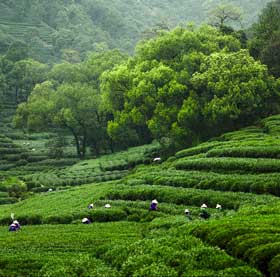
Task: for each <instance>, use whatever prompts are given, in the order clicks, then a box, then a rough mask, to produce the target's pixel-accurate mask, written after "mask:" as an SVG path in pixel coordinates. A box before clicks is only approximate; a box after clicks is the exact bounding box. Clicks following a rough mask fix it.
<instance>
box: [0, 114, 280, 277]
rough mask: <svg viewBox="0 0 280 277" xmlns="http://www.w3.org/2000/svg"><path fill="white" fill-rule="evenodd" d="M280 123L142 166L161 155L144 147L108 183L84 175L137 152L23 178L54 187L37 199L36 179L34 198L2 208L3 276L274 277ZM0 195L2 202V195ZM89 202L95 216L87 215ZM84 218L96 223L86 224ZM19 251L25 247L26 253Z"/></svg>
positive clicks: (279, 205) (271, 120) (117, 164)
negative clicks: (153, 207) (14, 226)
mask: <svg viewBox="0 0 280 277" xmlns="http://www.w3.org/2000/svg"><path fill="white" fill-rule="evenodd" d="M279 126H280V117H279V116H274V117H270V118H267V119H265V120H264V121H262V122H261V123H260V124H259V125H258V126H254V127H249V128H245V129H243V130H240V131H237V132H232V133H227V134H224V135H222V136H221V137H218V138H213V139H212V140H210V141H208V142H205V143H202V144H200V145H198V146H196V147H193V148H189V149H185V150H182V151H180V152H178V153H176V155H175V156H174V157H170V158H169V159H167V160H166V161H165V162H162V163H159V164H152V165H143V163H146V162H145V160H143V159H145V153H150V154H149V155H150V156H149V157H150V158H149V161H151V160H152V157H155V155H156V154H157V152H158V151H159V149H158V148H157V147H158V146H155V145H154V146H153V145H151V146H144V147H143V148H142V150H143V149H144V148H145V149H146V148H147V147H148V148H149V147H151V148H150V150H151V152H149V151H147V152H145V151H142V150H141V151H142V154H141V155H140V156H141V157H142V160H141V162H134V166H135V165H136V164H138V163H139V164H140V165H138V166H137V167H136V168H134V169H133V170H132V171H131V170H129V171H127V173H126V175H125V176H122V177H121V179H118V180H114V181H109V182H108V181H107V182H104V181H105V178H104V179H103V182H99V181H101V180H99V181H98V182H97V181H95V180H93V181H92V182H91V181H90V179H87V177H86V178H84V179H83V174H88V173H87V172H103V173H104V172H106V170H105V169H108V170H112V169H114V170H116V168H118V169H117V170H127V169H125V165H127V164H129V162H128V161H129V159H131V160H133V161H137V159H136V157H139V153H140V152H141V151H140V149H141V148H133V149H130V150H128V151H127V152H123V153H117V154H115V155H111V156H103V157H101V158H100V159H96V160H85V161H81V162H78V163H77V164H74V165H71V166H66V167H64V168H60V169H52V170H48V171H45V172H37V173H36V172H32V173H31V174H30V175H24V178H23V179H22V180H25V182H27V183H28V182H30V181H31V180H32V178H34V179H33V180H34V181H35V180H36V181H38V180H40V181H39V182H44V181H45V182H46V183H45V185H44V186H46V187H48V188H50V187H53V188H54V190H53V191H51V192H41V193H40V192H39V190H37V192H36V190H35V188H40V187H41V185H42V184H41V183H39V182H38V185H36V186H34V187H33V188H32V189H31V190H33V191H34V192H36V193H35V194H34V195H33V196H32V197H29V198H27V199H25V200H21V201H19V202H17V203H14V204H6V205H1V209H0V223H1V225H2V227H0V249H1V250H0V252H1V255H0V264H1V270H0V273H1V274H2V275H4V276H7V275H8V276H17V274H18V272H20V274H22V275H24V274H26V273H27V272H28V274H29V275H30V276H38V275H39V276H81V274H85V275H86V276H127V277H128V276H176V277H177V276H277V274H278V273H279V264H280V263H279V256H280V248H279V245H280V244H279V243H280V240H279V224H278V222H279V220H280V212H279V211H280V202H279V199H280V198H279V191H280V189H279V186H280V182H279V177H280V173H279V157H280V156H279V150H278V152H277V149H280V148H279V137H280V128H279ZM152 149H153V150H152ZM253 149H255V151H253ZM146 150H147V149H146ZM133 153H134V154H133ZM136 153H137V154H136ZM151 153H153V154H151ZM153 155H154V156H153ZM114 157H115V158H116V159H115V160H114ZM124 157H126V158H124ZM129 157H130V158H129ZM121 160H122V161H121ZM123 161H125V162H123ZM122 163H123V164H122ZM121 166H124V168H121ZM134 166H133V167H134ZM131 168H132V167H131ZM93 169H94V170H93ZM51 172H52V173H53V175H52V176H55V175H56V176H58V178H57V179H55V180H63V179H64V178H65V176H66V175H68V176H69V178H72V180H73V179H74V178H73V177H70V175H71V176H73V175H74V173H76V174H77V177H78V178H77V180H80V182H77V184H75V181H74V180H73V183H72V185H71V186H70V185H69V184H66V185H65V184H63V183H60V184H59V182H58V183H57V184H56V181H54V182H53V183H51V181H52V178H49V179H48V178H47V176H48V174H50V176H51ZM35 176H36V177H35ZM39 176H41V177H39ZM62 176H63V177H62ZM28 178H29V179H28ZM87 182H89V184H86V183H87ZM78 184H79V186H76V185H78ZM73 185H74V186H73ZM55 188H59V190H55ZM63 188H66V190H65V189H63ZM0 195H2V196H3V197H6V196H7V195H6V194H5V191H3V192H2V194H0ZM152 199H157V201H158V202H159V204H158V210H157V211H154V212H151V211H149V207H150V203H151V200H152ZM90 203H93V209H89V208H88V205H89V204H90ZM203 203H205V204H206V205H207V206H208V208H207V211H208V212H209V213H210V218H209V219H208V220H204V219H202V218H201V217H200V216H199V214H200V212H201V210H200V207H201V205H202V204H203ZM105 204H110V206H111V208H110V209H106V208H105V207H104V206H105ZM217 204H219V205H221V206H222V209H221V210H220V209H216V206H217ZM185 209H188V210H189V211H190V213H191V215H192V220H190V219H189V218H188V217H186V215H185V213H184V211H185ZM11 213H14V214H15V218H16V219H17V220H18V221H19V222H20V223H21V224H22V228H21V230H20V231H18V232H8V225H9V224H10V223H11V218H10V215H11ZM83 218H89V219H90V220H91V222H93V223H92V224H88V225H83V224H82V222H81V221H82V219H83ZM23 249H28V250H27V252H26V255H24V256H22V255H21V254H22V251H23ZM54 257H55V258H54ZM2 265H3V266H2ZM15 268H17V270H15Z"/></svg>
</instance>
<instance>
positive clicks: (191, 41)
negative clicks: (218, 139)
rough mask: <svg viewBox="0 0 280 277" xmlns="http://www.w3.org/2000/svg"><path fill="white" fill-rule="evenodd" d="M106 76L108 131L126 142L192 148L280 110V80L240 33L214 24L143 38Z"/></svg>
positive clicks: (105, 94)
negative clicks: (109, 114)
mask: <svg viewBox="0 0 280 277" xmlns="http://www.w3.org/2000/svg"><path fill="white" fill-rule="evenodd" d="M103 78H104V79H103V82H102V86H101V87H102V88H103V89H104V90H103V97H104V99H105V102H107V103H108V105H109V107H110V108H111V110H112V111H113V114H114V120H112V121H110V122H109V124H108V133H109V135H110V136H111V137H112V138H113V139H114V140H116V141H118V140H119V139H120V138H122V139H124V140H126V141H127V142H126V144H128V145H129V143H130V144H132V143H135V144H137V143H145V142H149V141H151V140H152V139H154V138H156V139H158V140H160V141H163V142H164V143H165V144H166V142H168V143H169V144H170V145H171V146H172V147H174V148H180V147H185V146H190V145H192V144H196V143H197V142H199V141H200V140H205V139H208V138H209V137H211V136H214V135H218V134H220V133H221V132H224V131H226V130H233V129H235V128H239V127H241V126H245V125H247V124H250V123H252V122H254V121H255V120H258V119H259V118H261V117H263V116H267V115H270V114H273V113H276V112H278V111H279V81H277V80H276V79H274V78H273V77H271V76H270V75H269V74H268V71H267V68H266V66H264V65H262V64H260V63H259V62H256V61H255V60H254V59H253V58H252V57H250V55H249V53H248V52H247V51H243V50H242V51H240V41H239V40H238V39H237V38H235V37H233V36H230V35H225V34H223V33H221V32H219V31H218V30H216V29H215V28H211V27H209V26H203V27H201V28H199V29H196V30H193V29H183V28H177V29H175V30H173V31H172V32H170V33H167V34H165V35H163V36H161V37H158V38H156V39H153V40H150V41H147V42H145V43H141V44H140V45H139V46H138V48H137V51H136V55H135V57H134V58H132V59H130V60H128V62H127V63H126V64H122V65H121V66H119V67H116V68H114V69H113V70H112V71H111V72H108V73H106V74H105V75H104V76H103Z"/></svg>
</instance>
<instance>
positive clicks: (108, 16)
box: [0, 0, 269, 62]
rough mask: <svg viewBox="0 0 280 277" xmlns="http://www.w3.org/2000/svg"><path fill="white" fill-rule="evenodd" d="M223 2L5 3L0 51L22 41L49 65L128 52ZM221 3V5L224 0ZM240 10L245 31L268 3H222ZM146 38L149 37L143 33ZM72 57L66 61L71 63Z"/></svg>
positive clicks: (0, 14) (0, 13) (1, 14)
mask: <svg viewBox="0 0 280 277" xmlns="http://www.w3.org/2000/svg"><path fill="white" fill-rule="evenodd" d="M221 2H222V1H210V0H208V1H203V0H187V1H186V0H175V1H170V0H163V1H159V0H156V1H148V0H138V1H124V0H113V1H112V0H102V1H100V0H80V1H72V0H67V1H62V0H60V1H35V0H28V1H27V0H25V1H21V0H12V1H7V0H3V1H1V3H0V38H1V39H0V40H1V43H0V53H1V52H3V51H5V50H6V49H7V47H8V46H9V45H10V44H11V43H12V42H13V41H15V40H24V41H25V42H26V44H27V48H28V51H29V54H30V56H31V57H33V58H36V59H38V60H41V61H45V62H50V61H51V60H52V61H55V60H57V59H60V58H62V59H67V57H68V58H69V55H70V56H71V55H72V56H71V57H72V58H74V59H78V57H77V54H75V53H73V52H71V51H70V52H69V49H72V50H76V51H78V52H79V53H80V54H81V57H84V55H85V54H86V53H87V51H99V50H104V49H106V48H108V47H109V48H115V47H117V48H120V49H122V50H125V51H129V52H132V51H133V49H134V46H135V43H136V42H137V41H138V40H139V39H141V38H143V37H144V36H145V35H144V33H145V31H147V30H151V29H152V28H153V27H154V26H156V25H160V26H161V27H163V28H166V27H169V28H172V27H174V26H175V25H178V24H179V23H181V22H186V21H187V22H190V21H192V22H195V23H196V24H200V23H202V22H205V21H207V18H208V15H209V11H211V10H212V9H213V8H214V7H216V6H217V5H218V4H219V3H221ZM223 2H224V1H223ZM226 2H228V3H231V4H233V5H235V6H239V7H241V8H242V9H243V11H244V15H243V25H244V26H243V27H248V26H249V25H250V24H251V23H252V22H255V21H256V20H257V16H258V14H259V13H260V11H261V9H262V8H263V7H264V6H265V4H266V3H268V2H269V0H265V1H261V0H257V1H249V0H246V1H240V0H231V1H230V0H228V1H226ZM146 35H147V34H146ZM71 57H70V59H71Z"/></svg>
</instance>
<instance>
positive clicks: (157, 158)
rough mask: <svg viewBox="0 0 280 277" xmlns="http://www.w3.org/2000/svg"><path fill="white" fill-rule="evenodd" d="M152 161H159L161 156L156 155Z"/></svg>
mask: <svg viewBox="0 0 280 277" xmlns="http://www.w3.org/2000/svg"><path fill="white" fill-rule="evenodd" d="M153 161H154V162H158V161H161V158H160V157H156V158H154V159H153Z"/></svg>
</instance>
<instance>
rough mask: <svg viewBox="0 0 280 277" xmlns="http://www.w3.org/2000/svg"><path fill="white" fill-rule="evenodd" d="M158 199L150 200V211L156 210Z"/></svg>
mask: <svg viewBox="0 0 280 277" xmlns="http://www.w3.org/2000/svg"><path fill="white" fill-rule="evenodd" d="M157 205H158V201H157V200H156V199H154V200H152V202H151V205H150V211H156V210H157Z"/></svg>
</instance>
